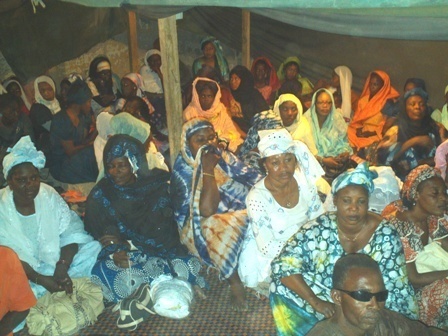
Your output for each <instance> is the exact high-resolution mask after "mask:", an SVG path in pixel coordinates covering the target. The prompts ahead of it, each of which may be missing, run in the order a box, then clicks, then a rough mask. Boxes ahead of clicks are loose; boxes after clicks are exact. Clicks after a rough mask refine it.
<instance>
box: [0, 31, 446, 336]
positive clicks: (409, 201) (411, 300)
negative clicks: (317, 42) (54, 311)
mask: <svg viewBox="0 0 448 336" xmlns="http://www.w3.org/2000/svg"><path fill="white" fill-rule="evenodd" d="M200 47H201V50H202V51H203V55H202V56H200V57H198V58H197V59H196V60H195V61H194V63H193V65H192V72H193V76H194V79H193V80H192V81H191V83H190V84H191V85H190V86H189V87H188V88H186V89H185V90H183V103H184V110H183V113H182V116H183V122H184V124H183V128H182V134H181V135H180V142H181V149H180V153H179V154H178V156H177V158H176V160H175V162H172V163H171V169H170V168H169V166H170V164H169V162H167V160H166V158H167V157H168V156H169V155H167V154H168V150H169V145H168V133H167V122H166V113H167V111H166V110H165V103H164V86H163V85H164V81H163V74H162V71H161V64H162V61H163V60H162V57H161V53H160V51H159V50H157V49H151V50H149V51H148V52H147V53H146V55H145V59H144V63H145V65H144V66H142V68H141V69H140V72H139V73H129V74H126V75H125V76H123V77H122V78H121V79H120V78H118V76H116V75H115V74H114V73H113V71H112V64H111V62H110V61H109V59H108V58H107V57H105V56H98V57H96V58H95V59H94V60H92V62H91V64H90V68H89V71H88V74H89V75H88V77H87V78H86V79H83V78H82V76H80V75H79V74H70V75H68V76H67V77H66V78H64V80H63V81H62V82H61V85H60V90H59V91H60V94H59V95H57V91H58V90H57V89H56V86H55V83H54V82H53V80H52V79H51V78H50V77H48V76H40V77H38V78H36V80H35V82H34V94H35V97H34V100H32V104H30V100H29V99H28V98H27V96H26V94H25V92H24V90H23V88H22V86H21V84H20V81H19V80H17V79H16V78H12V79H9V80H8V81H6V82H4V88H5V90H7V91H8V93H4V94H2V95H0V113H1V123H0V146H1V152H0V155H1V159H2V160H1V162H2V170H3V177H4V185H5V188H4V189H2V190H0V217H1V218H2V220H1V221H0V245H4V246H7V247H9V248H10V249H12V250H14V251H15V253H16V254H17V256H18V258H19V259H20V261H21V264H22V266H23V269H24V274H25V276H26V277H27V279H28V283H29V286H30V287H31V289H32V291H33V293H34V295H35V296H36V298H40V297H41V296H42V295H44V294H45V293H46V292H51V293H52V292H58V291H65V292H66V293H70V292H71V290H72V287H71V286H72V280H71V279H72V278H74V277H79V276H86V275H87V276H90V277H91V279H92V281H93V283H95V284H96V285H98V286H99V287H101V289H102V293H103V296H104V300H105V301H106V302H110V303H112V302H113V303H116V302H120V301H122V300H124V299H126V298H128V297H130V296H132V295H133V294H135V293H136V292H139V291H141V288H142V285H149V286H151V283H152V282H153V281H154V280H156V279H157V278H158V277H160V276H161V275H170V276H174V277H177V278H180V279H183V280H184V281H187V282H189V283H190V284H191V285H192V286H194V288H195V290H196V293H197V294H198V295H201V297H202V296H203V295H202V294H203V292H202V289H201V288H205V287H207V284H206V282H205V279H204V278H203V277H202V275H201V268H202V267H212V268H215V269H216V270H217V273H218V276H219V278H220V279H221V280H223V281H227V282H228V283H229V286H230V292H229V304H230V305H231V307H232V308H233V309H234V310H236V311H241V312H243V311H247V310H248V309H249V308H248V305H247V302H246V292H247V291H248V290H250V291H254V292H257V293H258V294H259V295H265V296H268V297H269V300H270V305H271V307H272V311H273V317H274V320H275V324H276V327H277V332H278V334H279V335H306V334H307V333H308V331H310V330H311V329H312V328H313V326H314V325H315V324H316V323H318V322H319V321H320V320H323V319H328V318H331V317H332V316H333V315H334V314H335V311H336V309H335V303H334V302H333V299H332V295H331V290H332V288H333V287H332V274H333V269H334V266H335V263H336V261H337V260H338V259H339V258H341V257H342V256H344V255H346V254H351V253H362V254H367V255H369V256H370V257H371V258H372V259H373V260H374V261H375V262H376V263H378V266H379V269H380V271H381V273H382V276H383V280H384V286H385V288H386V290H387V291H388V296H387V300H386V302H385V306H386V308H388V309H389V310H392V311H395V312H397V313H400V314H402V315H404V316H406V317H407V318H410V319H415V320H420V321H422V322H424V323H425V324H427V325H430V326H434V327H438V328H441V329H445V330H448V295H447V293H448V267H446V265H447V264H448V210H447V187H446V183H445V176H446V172H445V170H446V160H447V158H448V155H447V153H448V141H447V142H444V141H445V140H446V132H447V129H446V127H448V110H447V104H445V105H444V106H443V107H442V108H441V110H434V109H432V108H431V107H430V106H429V104H428V100H429V97H428V93H427V92H426V87H425V83H424V81H422V80H420V79H417V78H410V79H409V80H408V81H407V82H406V83H405V88H404V92H403V94H402V95H400V93H399V92H398V91H397V90H396V89H395V88H394V87H393V86H392V85H391V79H390V78H389V76H388V74H387V73H386V72H384V71H382V70H373V71H372V72H370V73H369V74H368V75H367V78H366V81H365V85H364V88H363V91H362V92H361V93H360V94H358V93H356V92H355V91H354V90H353V89H352V73H351V71H350V69H349V68H348V67H347V66H338V67H336V68H335V69H334V71H333V73H332V74H331V78H330V79H321V80H319V81H318V82H317V83H316V84H315V85H313V83H312V82H311V81H310V80H309V79H308V78H306V77H304V76H303V75H302V74H301V72H302V66H306V65H303V64H302V63H301V61H300V59H299V58H298V57H297V56H291V57H288V58H286V59H285V60H284V62H283V63H282V64H281V65H280V67H279V68H278V71H276V69H275V67H274V66H273V64H272V62H271V61H270V60H269V59H268V58H266V57H259V58H256V59H255V60H254V62H253V64H252V67H251V70H249V69H247V68H246V67H244V66H242V65H236V66H235V67H233V68H232V69H229V65H228V62H227V60H226V59H225V57H224V54H223V50H222V46H221V44H220V43H219V41H218V40H217V39H216V38H214V37H212V36H207V37H206V38H204V39H203V40H202V41H201V44H200ZM445 97H446V100H447V102H448V87H447V88H446V89H445ZM169 136H176V135H173V134H169ZM369 166H370V167H369ZM374 166H376V167H377V170H375V169H371V167H374ZM381 166H387V167H390V168H387V169H383V170H382V168H381ZM435 166H437V168H436V167H435ZM44 167H47V168H49V171H50V173H51V175H52V176H53V177H54V179H56V180H58V181H61V182H64V183H69V184H79V183H84V182H93V183H96V184H95V186H94V187H93V189H92V190H91V192H90V194H89V195H88V197H87V201H86V210H85V216H84V217H83V221H81V219H80V218H79V217H78V216H77V215H76V214H75V213H74V212H72V211H71V210H70V209H69V207H68V206H67V204H66V203H65V202H64V201H63V199H62V198H61V197H60V196H59V195H58V194H57V192H56V191H55V190H54V189H53V188H52V187H51V186H49V185H47V184H44V183H41V182H40V175H39V169H42V168H44ZM377 171H386V172H387V173H386V174H387V175H388V176H387V178H386V181H394V182H395V184H394V185H396V187H395V189H394V188H393V186H391V185H389V186H387V187H388V188H389V189H388V191H391V190H392V191H391V192H392V194H393V195H395V198H394V200H395V201H394V202H393V203H391V204H383V205H382V206H380V207H375V210H376V213H374V212H371V211H369V209H370V206H369V198H371V197H372V195H375V196H376V197H378V198H381V192H384V185H385V184H387V183H384V182H381V178H383V176H380V177H378V173H377ZM400 188H401V190H400ZM386 189H387V188H386ZM378 193H379V194H378ZM378 195H379V196H378ZM326 199H327V202H325V200H326ZM328 200H332V201H331V203H332V204H331V206H329V205H328ZM329 210H332V211H329ZM381 212H382V213H381ZM434 245H437V246H438V248H439V255H438V258H440V260H436V259H431V258H429V261H428V259H426V260H423V257H421V256H424V255H425V252H426V251H427V249H428V248H429V246H434ZM431 248H432V247H431ZM436 248H437V247H436ZM434 258H435V257H434ZM428 263H429V264H430V265H429V266H428ZM419 265H420V266H419ZM421 265H424V266H428V267H429V268H427V269H424V266H421ZM431 267H433V268H431ZM437 267H438V268H437ZM0 273H1V270H0ZM24 286H25V285H24ZM139 293H141V292H139ZM353 298H354V299H356V296H353ZM29 301H30V302H31V304H32V303H33V302H34V301H33V300H29ZM28 308H29V307H28V306H22V307H21V308H20V309H22V310H23V311H26V310H27V309H28ZM0 312H1V311H0ZM24 315H26V314H21V315H19V317H20V318H15V319H14V322H17V323H11V321H8V327H11V328H14V327H16V326H17V325H19V323H20V322H21V321H22V320H23V318H24ZM16 320H17V321H16ZM13 324H14V325H13ZM1 327H2V324H1V322H0V328H1ZM11 330H12V329H11Z"/></svg>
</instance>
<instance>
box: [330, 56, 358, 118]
mask: <svg viewBox="0 0 448 336" xmlns="http://www.w3.org/2000/svg"><path fill="white" fill-rule="evenodd" d="M334 72H335V73H336V75H338V76H339V83H340V85H341V95H342V106H341V110H342V116H343V117H344V118H347V119H350V117H351V115H352V78H353V76H352V72H351V71H350V69H349V68H348V67H346V66H345V65H340V66H338V67H336V68H334Z"/></svg>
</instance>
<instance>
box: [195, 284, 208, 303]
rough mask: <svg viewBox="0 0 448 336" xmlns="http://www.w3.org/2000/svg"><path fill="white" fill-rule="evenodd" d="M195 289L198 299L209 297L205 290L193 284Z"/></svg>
mask: <svg viewBox="0 0 448 336" xmlns="http://www.w3.org/2000/svg"><path fill="white" fill-rule="evenodd" d="M193 291H194V294H195V296H196V298H197V299H198V301H202V300H205V299H207V295H205V293H204V290H203V289H202V288H201V287H199V286H198V285H194V286H193Z"/></svg>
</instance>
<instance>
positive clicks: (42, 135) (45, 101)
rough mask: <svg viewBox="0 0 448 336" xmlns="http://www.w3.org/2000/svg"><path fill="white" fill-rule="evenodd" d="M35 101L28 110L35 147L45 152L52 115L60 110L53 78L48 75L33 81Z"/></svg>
mask: <svg viewBox="0 0 448 336" xmlns="http://www.w3.org/2000/svg"><path fill="white" fill-rule="evenodd" d="M34 99H35V101H36V102H35V103H34V104H33V106H32V107H31V110H30V119H31V124H32V125H33V130H34V136H35V138H36V146H37V149H40V150H42V151H43V152H44V153H45V154H47V155H48V153H49V146H50V126H51V121H52V120H53V116H54V115H55V114H56V113H58V112H59V111H61V106H60V105H59V101H58V100H57V98H56V86H55V85H54V81H53V79H51V78H50V77H48V76H40V77H37V78H36V79H35V81H34Z"/></svg>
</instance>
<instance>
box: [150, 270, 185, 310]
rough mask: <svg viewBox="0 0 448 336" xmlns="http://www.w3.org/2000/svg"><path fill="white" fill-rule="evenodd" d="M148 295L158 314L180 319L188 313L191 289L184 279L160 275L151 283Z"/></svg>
mask: <svg viewBox="0 0 448 336" xmlns="http://www.w3.org/2000/svg"><path fill="white" fill-rule="evenodd" d="M150 295H151V299H152V302H153V303H154V310H155V311H156V313H157V314H159V315H160V316H164V317H168V318H172V319H182V318H185V317H187V316H188V315H189V314H190V304H191V301H192V300H193V289H192V287H191V285H190V284H189V283H188V282H187V281H185V280H182V279H179V278H173V277H172V276H171V275H161V276H160V277H158V278H157V279H155V280H154V281H153V282H152V283H151V290H150Z"/></svg>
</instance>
